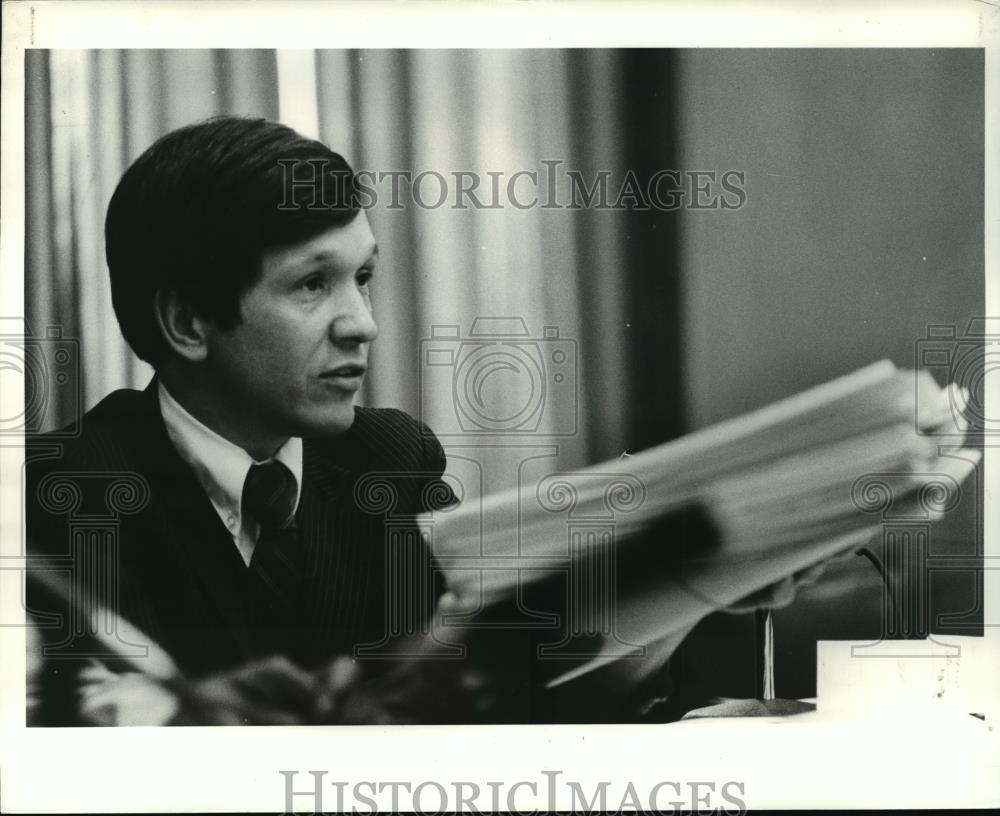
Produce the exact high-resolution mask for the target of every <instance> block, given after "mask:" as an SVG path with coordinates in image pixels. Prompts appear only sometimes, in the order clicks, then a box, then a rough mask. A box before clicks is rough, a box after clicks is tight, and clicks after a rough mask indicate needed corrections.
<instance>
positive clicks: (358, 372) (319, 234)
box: [27, 118, 448, 680]
mask: <svg viewBox="0 0 1000 816" xmlns="http://www.w3.org/2000/svg"><path fill="white" fill-rule="evenodd" d="M304 179H305V180H310V179H311V180H312V183H303V180H304ZM293 181H294V183H292V182H293ZM106 245H107V247H106V248H107V260H108V267H109V270H110V275H111V289H112V299H113V303H114V308H115V313H116V315H117V318H118V321H119V325H120V327H121V330H122V333H123V334H124V336H125V338H126V340H127V341H128V342H129V344H130V346H131V347H132V349H133V350H134V351H135V353H136V354H137V355H138V356H139V357H140V358H142V359H143V360H145V361H147V362H148V363H150V364H151V365H152V366H153V367H154V368H155V370H156V376H155V377H154V379H153V381H152V382H151V383H150V384H149V386H148V387H147V388H146V389H145V390H144V391H142V392H137V391H117V392H115V393H113V394H111V395H109V396H108V397H107V398H105V399H104V400H103V401H102V402H101V403H99V404H98V405H97V406H96V407H95V408H93V409H92V410H91V411H89V412H88V413H87V414H86V416H84V417H83V420H82V425H81V433H80V436H79V438H77V439H74V440H71V441H69V442H67V443H65V444H64V445H62V446H61V447H60V446H56V447H52V446H51V445H50V443H49V441H48V440H47V438H46V437H44V436H43V437H41V438H40V439H37V440H34V441H33V443H32V445H31V448H30V453H29V457H28V460H29V464H28V491H27V527H28V539H29V546H30V547H31V551H32V554H33V555H35V556H46V555H47V556H51V557H52V558H54V559H58V557H60V556H68V557H69V558H70V559H74V562H73V566H72V568H71V570H70V572H71V574H72V575H76V576H77V578H76V579H72V577H71V591H70V592H69V593H68V594H74V593H75V596H76V597H75V601H74V602H77V603H78V602H79V599H80V597H82V596H84V595H86V596H87V597H88V598H89V601H88V602H91V603H95V604H100V605H103V606H107V607H110V610H111V612H117V613H118V614H120V615H121V616H123V617H124V618H126V619H128V620H129V621H131V622H133V623H134V624H135V625H136V626H138V627H139V629H140V630H142V631H143V632H144V633H145V634H146V635H147V636H148V637H149V638H151V639H152V640H153V641H154V642H155V643H157V644H159V645H160V646H162V647H163V648H164V649H165V650H166V651H167V652H168V653H169V654H170V655H171V656H172V657H173V659H174V661H175V662H176V663H177V665H178V667H179V669H180V670H181V671H182V672H183V673H184V674H185V676H188V677H192V678H205V677H209V676H213V675H215V676H218V673H220V672H226V671H235V670H238V669H239V667H241V666H244V665H246V664H247V663H248V662H250V661H261V660H264V661H266V660H267V659H269V658H270V657H271V656H274V655H280V656H283V657H284V658H287V660H283V661H282V662H281V664H280V666H281V669H280V670H279V671H278V673H279V674H282V673H284V674H285V675H288V676H287V677H285V678H284V679H285V680H288V679H289V677H291V678H292V679H293V680H301V678H302V673H301V672H300V671H298V670H297V669H296V670H295V671H292V670H291V669H289V668H288V667H289V666H290V665H294V666H296V667H303V668H306V669H310V670H311V669H317V668H319V667H322V666H324V665H325V664H326V663H327V662H328V661H329V660H330V659H331V658H332V657H333V656H334V655H338V654H348V655H349V654H351V653H352V650H353V649H354V647H355V646H358V645H361V644H365V643H377V642H378V641H379V639H380V638H381V637H382V635H383V633H384V631H385V626H386V621H385V609H386V600H387V599H386V597H385V595H384V582H385V576H386V574H387V569H389V566H390V565H389V564H387V562H386V540H385V528H384V514H383V516H380V515H379V514H378V513H373V512H369V510H368V509H366V507H365V506H363V502H360V501H359V500H358V497H357V496H355V495H354V493H355V488H356V485H357V484H358V482H359V480H360V479H361V478H362V477H363V476H364V475H365V474H370V473H384V474H390V475H389V476H388V479H389V483H390V484H391V485H392V487H391V489H393V490H394V491H395V492H396V493H397V499H398V502H397V506H396V507H395V508H394V512H396V513H397V514H399V513H404V514H405V513H419V512H423V511H425V510H428V509H432V508H429V507H428V506H427V505H426V503H425V502H424V501H423V500H422V499H421V497H422V496H424V495H431V494H434V495H437V496H441V495H442V492H441V491H428V490H426V487H427V486H428V484H429V483H431V482H435V481H436V480H437V479H438V478H439V477H440V476H441V474H442V471H443V469H444V466H445V459H444V454H443V452H442V450H441V446H440V444H439V443H438V442H437V440H436V438H435V437H434V436H433V434H431V433H430V432H429V431H428V430H427V429H426V428H425V427H421V426H420V425H419V424H418V423H417V422H416V420H414V419H412V418H411V417H409V416H407V415H406V414H404V413H403V412H401V411H396V410H377V409H367V408H356V407H355V406H354V398H355V396H356V395H357V392H358V390H359V389H360V388H361V385H362V382H363V379H364V376H365V371H366V367H367V360H368V349H369V347H370V344H371V342H372V341H373V340H374V339H375V337H376V335H377V331H378V330H377V326H376V323H375V320H374V317H373V313H372V300H371V286H372V279H373V276H375V275H376V274H377V265H378V246H377V244H376V242H375V238H374V236H373V235H372V231H371V228H370V227H369V224H368V219H367V216H366V215H365V213H364V211H363V210H362V209H361V208H360V207H358V206H357V188H356V184H355V181H354V176H353V173H352V171H351V169H350V167H349V166H348V165H347V163H346V162H345V161H344V160H343V158H341V157H340V156H339V155H337V154H336V153H334V152H332V151H331V150H329V149H328V148H327V147H326V146H325V145H322V144H320V143H319V142H316V141H313V140H309V139H305V138H303V137H301V136H299V135H298V134H296V133H295V132H294V131H292V130H291V129H289V128H287V127H285V126H283V125H280V124H277V123H273V122H267V121H264V120H260V119H241V118H219V119H214V120H210V121H207V122H203V123H200V124H196V125H192V126H189V127H185V128H182V129H180V130H177V131H174V132H172V133H170V134H168V135H166V136H165V137H163V138H162V139H160V140H159V141H158V142H156V143H155V144H154V145H153V146H152V147H150V148H149V149H148V150H147V151H146V152H145V153H144V154H143V155H142V156H140V157H139V159H138V160H137V161H136V162H135V163H134V164H133V165H132V166H131V167H130V168H129V169H128V171H127V172H126V173H125V174H124V176H123V178H122V179H121V182H120V183H119V185H118V187H117V189H116V191H115V193H114V196H113V197H112V200H111V203H110V205H109V208H108V214H107V221H106ZM397 477H398V478H397ZM116 479H117V480H118V483H119V484H120V485H125V489H126V490H131V491H134V494H135V495H134V496H133V497H136V496H138V495H140V494H141V495H142V496H143V498H142V499H141V500H140V504H141V506H137V507H135V508H132V507H125V506H124V505H120V506H118V507H114V506H108V501H107V500H108V499H109V498H113V497H112V493H109V492H108V491H109V490H113V488H111V487H109V485H111V484H112V483H114V482H115V480H116ZM442 484H443V483H442ZM64 490H69V491H71V492H74V495H76V496H77V497H78V498H79V502H78V503H76V504H74V505H73V506H72V507H67V506H65V505H63V504H61V503H60V496H61V495H62V494H61V493H60V491H64ZM443 495H444V496H445V500H447V496H448V493H447V491H445V492H444V494H443ZM111 504H112V505H113V504H114V501H113V500H112V502H111ZM95 513H96V514H98V515H100V514H102V513H103V514H105V515H109V514H110V515H117V516H118V517H117V518H116V519H115V522H114V523H115V524H116V525H117V529H116V532H115V533H114V534H113V538H114V542H113V545H112V548H111V549H108V548H107V547H106V542H105V543H104V544H102V543H100V542H96V541H82V540H80V539H79V538H77V539H74V532H73V531H74V529H78V522H79V519H80V518H81V517H91V518H92V517H93V514H95ZM75 524H76V525H77V527H76V528H74V525H75ZM417 540H419V538H418V539H417ZM405 557H406V558H409V559H410V560H411V561H412V562H413V563H412V564H410V565H409V568H412V574H413V575H417V576H429V575H430V574H431V570H430V569H428V568H427V564H428V563H429V558H430V556H429V554H428V553H427V552H426V550H423V549H422V548H421V547H418V548H417V550H416V551H414V550H413V549H412V548H411V551H410V552H408V553H407V554H406V556H405ZM405 567H407V565H403V566H400V565H395V566H394V567H393V568H395V569H402V568H405ZM102 571H103V575H104V577H103V578H101V579H98V580H97V582H96V584H93V585H90V586H84V584H83V583H80V580H81V579H79V575H80V573H81V572H84V573H88V574H94V575H96V574H102ZM72 580H76V581H77V583H75V584H73V583H72ZM412 591H413V592H414V594H415V596H416V598H417V600H416V605H415V608H416V609H417V610H418V611H419V612H420V614H423V615H426V614H429V612H430V610H431V609H432V608H433V605H434V601H435V597H436V594H437V593H438V592H439V590H438V589H436V588H435V587H434V585H433V584H432V583H431V582H430V581H426V580H424V581H422V583H421V584H420V585H417V586H413V587H412ZM34 597H35V598H37V597H39V595H38V593H37V592H36V593H35V595H34ZM32 600H33V596H32V595H30V594H29V605H31V601H32ZM33 611H37V612H38V613H39V614H42V615H44V614H45V612H46V609H45V608H44V605H41V606H38V607H37V608H36V609H34V610H33ZM72 618H73V614H66V615H64V624H65V626H66V627H69V626H71V625H72ZM43 631H45V630H43ZM48 631H49V638H50V640H52V639H53V638H55V642H56V643H57V644H58V643H62V644H63V646H65V648H63V650H62V651H63V652H64V653H66V652H69V653H72V649H73V646H72V644H70V643H68V641H71V640H72V637H71V634H72V633H70V632H68V631H63V632H59V630H58V628H56V629H55V630H53V629H52V628H51V627H49V630H48ZM56 651H57V652H58V651H59V649H56ZM48 664H49V670H50V672H57V671H58V666H60V665H62V666H63V667H64V669H65V668H66V667H67V666H68V665H69V664H65V663H63V664H60V663H59V662H58V661H57V660H54V659H51V660H49V661H48ZM273 668H274V667H273V665H272V666H271V669H272V670H273ZM64 673H65V671H64ZM258 674H259V672H258ZM251 675H252V673H251Z"/></svg>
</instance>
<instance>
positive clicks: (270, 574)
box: [243, 461, 303, 651]
mask: <svg viewBox="0 0 1000 816" xmlns="http://www.w3.org/2000/svg"><path fill="white" fill-rule="evenodd" d="M295 494H296V483H295V476H294V475H293V474H292V472H291V471H290V470H289V469H288V468H287V467H285V465H283V464H282V463H281V462H277V461H273V462H267V463H265V464H263V465H253V466H251V468H250V471H249V473H247V478H246V481H245V482H244V483H243V512H244V513H248V514H250V515H251V516H252V517H253V518H254V519H255V520H256V521H257V523H258V525H259V526H260V533H259V535H258V537H257V544H256V546H255V547H254V551H253V557H252V558H251V559H250V569H249V589H250V602H251V604H252V606H253V608H254V612H255V617H256V619H257V621H258V622H259V628H258V633H259V635H261V640H262V642H261V646H262V648H263V649H264V650H265V651H272V650H278V651H284V650H285V649H284V647H285V646H286V645H290V643H289V638H288V636H289V634H290V632H289V630H290V629H291V628H292V627H293V626H294V624H295V622H296V612H297V609H298V601H299V598H301V595H302V591H301V587H302V572H303V569H302V553H301V552H300V549H301V544H300V542H299V539H298V532H297V530H296V528H295V515H294V510H295Z"/></svg>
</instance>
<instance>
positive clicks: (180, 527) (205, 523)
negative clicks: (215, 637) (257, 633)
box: [143, 379, 253, 658]
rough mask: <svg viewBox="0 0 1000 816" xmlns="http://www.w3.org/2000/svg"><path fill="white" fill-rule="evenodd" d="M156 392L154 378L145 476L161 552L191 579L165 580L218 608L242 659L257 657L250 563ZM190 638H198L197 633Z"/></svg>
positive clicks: (149, 395)
mask: <svg viewBox="0 0 1000 816" xmlns="http://www.w3.org/2000/svg"><path fill="white" fill-rule="evenodd" d="M156 388H157V386H156V380H155V379H154V380H153V382H152V383H151V384H150V385H149V387H148V388H147V389H146V390H145V392H144V394H143V396H144V397H145V398H146V411H147V413H148V422H147V423H143V424H145V425H146V427H147V428H149V429H150V433H149V434H148V438H147V440H146V444H145V445H144V453H145V456H144V457H143V458H144V461H145V468H144V472H145V474H146V475H147V476H148V478H149V479H150V482H151V490H152V495H153V496H154V497H155V500H154V502H153V511H154V513H155V519H154V528H155V529H154V534H155V535H156V536H157V537H158V538H159V539H160V543H159V545H158V547H157V548H156V551H157V552H164V553H167V557H168V558H169V560H170V562H172V566H173V567H174V569H179V570H181V571H182V572H185V573H187V575H188V579H189V580H179V581H178V580H176V577H175V575H174V574H173V573H174V570H173V569H167V570H165V571H164V572H165V575H164V579H165V580H172V581H174V582H175V583H176V591H178V592H179V593H181V594H183V591H184V588H185V587H190V588H191V591H192V592H193V593H195V594H196V595H197V596H199V597H198V600H199V601H200V603H198V604H197V606H199V607H206V608H208V609H211V610H214V612H215V613H216V615H217V616H218V618H219V619H221V620H222V622H223V623H224V628H226V629H228V631H229V632H230V634H231V635H232V637H233V639H234V640H235V643H236V646H237V649H238V652H239V653H240V656H241V657H242V658H247V657H249V656H250V655H252V654H253V644H252V639H251V633H250V631H249V629H248V624H247V615H246V609H245V605H244V600H243V594H242V587H241V578H242V572H243V571H244V570H245V569H246V565H245V564H244V563H243V560H242V559H241V558H240V556H239V553H238V551H237V549H236V547H235V545H234V544H233V539H232V536H231V535H230V533H229V531H228V530H227V529H226V528H225V526H224V525H223V524H222V521H221V520H220V519H219V516H218V514H217V513H216V512H215V508H214V507H213V506H212V503H211V501H210V500H209V498H208V496H207V494H206V493H205V491H204V490H203V489H202V488H201V485H200V484H199V483H198V480H197V478H196V477H195V474H194V472H193V471H192V470H191V468H190V467H189V466H188V465H187V464H186V463H185V462H184V461H183V460H182V459H181V458H180V455H179V454H178V453H177V451H176V449H175V448H174V446H173V443H171V441H170V438H169V436H168V435H167V431H166V427H165V425H164V423H163V418H162V416H161V414H160V410H159V400H158V397H157V390H156ZM154 557H155V556H154ZM163 560H166V559H163ZM192 600H193V599H192ZM210 628H211V627H210ZM208 631H209V629H206V634H207V632H208ZM188 635H189V637H192V636H193V637H194V638H198V637H199V633H198V632H191V633H188ZM202 645H203V646H205V647H208V648H211V646H210V645H209V644H202Z"/></svg>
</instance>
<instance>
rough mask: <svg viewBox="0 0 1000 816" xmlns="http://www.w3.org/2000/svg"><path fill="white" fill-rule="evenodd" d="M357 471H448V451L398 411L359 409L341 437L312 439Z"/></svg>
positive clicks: (428, 432) (413, 421) (426, 429)
mask: <svg viewBox="0 0 1000 816" xmlns="http://www.w3.org/2000/svg"><path fill="white" fill-rule="evenodd" d="M307 444H315V445H316V446H318V447H319V448H320V449H321V450H322V451H323V452H325V453H326V454H328V455H330V456H333V457H335V458H336V459H337V461H339V462H340V463H342V464H343V465H344V466H346V467H348V468H349V469H351V470H353V471H361V470H363V471H373V470H391V471H431V472H435V471H436V472H437V473H440V472H441V471H442V470H443V469H444V464H445V460H444V451H443V450H442V448H441V443H440V442H439V441H438V439H437V437H436V436H435V435H434V432H433V431H431V429H430V428H428V427H427V426H426V425H425V424H424V423H423V422H421V421H420V420H418V419H416V418H414V417H412V416H410V415H409V414H408V413H406V412H405V411H401V410H399V409H397V408H365V407H357V408H355V412H354V422H353V423H352V425H351V427H350V428H349V429H348V430H347V431H345V432H344V433H343V434H340V435H339V436H335V437H330V438H327V439H310V440H307Z"/></svg>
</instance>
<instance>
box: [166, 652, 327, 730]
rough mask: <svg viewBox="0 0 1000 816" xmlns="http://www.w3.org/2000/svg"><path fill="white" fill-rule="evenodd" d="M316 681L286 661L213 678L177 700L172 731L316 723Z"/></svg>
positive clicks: (250, 665) (259, 664)
mask: <svg viewBox="0 0 1000 816" xmlns="http://www.w3.org/2000/svg"><path fill="white" fill-rule="evenodd" d="M318 690H319V686H318V683H317V679H316V677H315V676H314V675H313V674H311V673H310V672H307V671H306V670H305V669H302V668H300V667H299V666H296V665H295V664H294V663H292V662H291V661H290V660H289V659H288V658H286V657H270V658H266V659H264V660H259V661H255V662H253V663H247V664H245V665H243V666H240V667H238V668H236V669H231V670H229V671H225V672H221V673H219V674H214V675H212V676H210V677H207V678H205V679H204V680H201V681H199V682H197V683H195V684H193V685H192V686H191V688H190V690H189V691H187V692H186V693H183V694H181V695H179V696H180V697H181V700H180V710H179V711H178V713H177V714H176V715H175V716H174V718H173V719H172V720H171V721H170V723H169V724H170V725H303V724H307V723H310V722H314V721H315V720H314V717H313V713H314V711H315V705H316V699H317V692H318Z"/></svg>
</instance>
